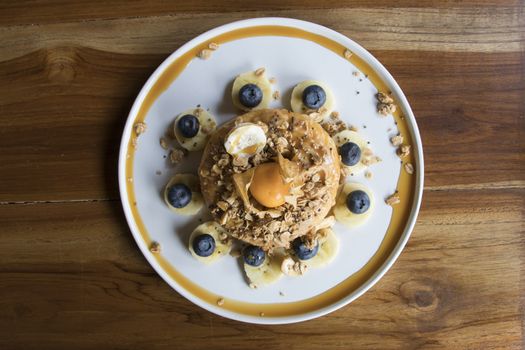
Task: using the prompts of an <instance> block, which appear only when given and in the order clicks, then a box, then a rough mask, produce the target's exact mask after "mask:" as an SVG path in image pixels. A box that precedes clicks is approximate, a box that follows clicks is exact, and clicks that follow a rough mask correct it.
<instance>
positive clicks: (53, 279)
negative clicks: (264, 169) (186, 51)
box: [0, 0, 525, 350]
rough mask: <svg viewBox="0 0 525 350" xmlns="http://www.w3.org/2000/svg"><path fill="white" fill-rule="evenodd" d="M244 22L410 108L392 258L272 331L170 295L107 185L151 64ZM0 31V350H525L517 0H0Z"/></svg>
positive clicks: (523, 119)
mask: <svg viewBox="0 0 525 350" xmlns="http://www.w3.org/2000/svg"><path fill="white" fill-rule="evenodd" d="M261 16H285V17H295V18H299V19H306V20H311V21H314V22H317V23H320V24H323V25H327V26H329V27H330V28H333V29H335V30H337V31H340V32H342V33H343V34H345V35H348V36H349V37H351V38H353V39H355V40H357V41H358V42H359V43H361V44H362V45H364V46H365V47H366V48H367V49H369V50H371V51H372V53H373V54H374V55H375V56H376V57H377V58H378V59H379V60H380V61H381V62H382V63H383V64H384V65H385V66H386V67H387V69H388V70H389V71H390V72H391V73H392V74H393V76H394V77H395V78H396V80H397V81H398V82H399V84H400V85H401V87H402V89H403V91H404V92H405V94H406V95H407V97H408V99H409V101H410V103H411V105H412V108H413V110H414V112H415V114H416V118H417V121H418V125H419V128H420V131H421V135H422V139H423V144H424V151H425V163H426V164H425V165H426V172H425V194H424V202H423V205H422V210H421V214H420V216H419V219H418V222H417V225H416V228H415V230H414V233H413V236H412V238H411V239H410V241H409V243H408V245H407V247H406V249H405V250H404V251H403V253H402V255H401V257H400V259H399V260H398V261H397V262H396V264H395V265H394V267H393V268H392V269H391V270H390V271H389V272H388V273H387V274H386V276H385V277H384V278H383V279H381V281H380V282H379V283H378V284H377V285H376V286H374V287H373V288H372V289H371V290H370V291H369V292H367V293H366V294H365V295H364V296H362V297H360V298H359V299H358V300H357V301H355V302H354V303H352V304H351V305H350V306H348V307H345V308H343V309H341V310H339V311H337V312H334V313H332V314H330V315H328V316H325V317H323V318H320V319H317V320H313V321H309V322H305V323H300V324H295V325H286V326H257V325H246V324H242V323H239V322H235V321H231V320H226V319H223V318H221V317H218V316H215V315H212V314H210V313H208V312H206V311H204V310H202V309H200V308H198V307H196V306H194V305H193V304H191V303H190V302H189V301H187V300H185V299H184V298H183V297H181V296H180V295H178V294H177V293H176V292H174V291H173V290H172V289H171V288H169V286H168V285H167V284H165V283H164V282H163V281H162V280H161V279H160V277H158V276H157V275H156V274H155V273H154V271H153V270H152V269H151V267H150V266H149V265H148V264H147V262H146V260H145V259H144V258H143V257H142V255H141V254H140V252H139V250H138V249H137V247H136V244H135V243H134V241H133V239H132V237H131V234H130V232H129V229H128V227H127V225H126V222H125V220H124V217H123V215H122V211H121V206H120V202H119V197H118V190H117V186H116V177H117V175H116V161H117V152H118V147H119V143H120V135H121V132H122V128H123V125H124V122H125V119H126V117H127V114H128V112H129V109H130V107H131V104H132V102H133V100H134V98H135V97H136V95H137V93H138V91H139V89H140V88H141V86H142V85H143V83H144V82H145V80H146V79H147V78H148V76H149V75H150V74H151V73H152V72H153V70H154V69H155V68H156V67H157V66H158V65H159V64H160V63H161V62H162V60H163V59H164V58H165V57H166V56H167V55H168V54H169V53H171V52H172V51H174V50H175V49H176V48H177V47H179V46H180V45H182V44H183V43H184V42H186V41H187V40H189V39H191V38H193V37H194V36H195V35H198V34H200V33H202V32H204V31H206V30H208V29H211V28H213V27H215V26H217V25H220V24H224V23H228V22H230V21H233V20H238V19H242V18H247V17H261ZM0 39H1V40H0V81H2V84H0V122H1V123H0V125H1V127H0V237H1V238H2V239H0V249H1V251H2V254H0V310H2V311H0V349H39V350H40V349H93V348H97V349H98V348H100V349H106V348H111V349H131V348H133V349H135V348H136V349H142V348H144V349H146V348H147V349H167V348H169V349H173V348H177V349H200V348H218V349H222V348H224V349H226V348H227V349H248V348H260V347H264V348H265V349H295V348H301V349H303V348H306V349H349V348H355V349H521V348H525V338H524V335H523V331H524V329H525V323H524V322H525V321H524V318H525V317H524V315H525V293H524V292H523V291H524V290H525V279H524V278H523V271H524V269H525V235H524V234H523V233H524V226H523V222H524V217H523V214H524V208H525V203H524V198H525V142H524V140H525V138H524V136H525V135H524V130H525V99H524V96H525V54H524V52H525V5H524V3H523V1H521V0H506V1H481V0H467V1H461V2H458V1H452V0H430V1H414V0H399V1H396V2H391V1H386V0H377V1H374V2H370V1H364V0H357V1H352V2H350V1H339V0H329V1H325V2H320V1H313V0H301V1H298V0H297V1H296V0H291V1H285V2H283V1H273V0H272V1H266V2H261V1H257V2H256V1H252V0H243V1H239V0H222V1H204V0H195V1H192V2H182V1H174V2H166V1H158V0H151V1H141V2H138V1H134V2H129V1H115V2H112V4H108V3H107V2H101V1H93V0H91V1H86V0H81V1H76V2H70V1H62V0H54V1H45V2H44V1H26V0H23V1H16V2H15V1H4V2H2V4H1V5H0Z"/></svg>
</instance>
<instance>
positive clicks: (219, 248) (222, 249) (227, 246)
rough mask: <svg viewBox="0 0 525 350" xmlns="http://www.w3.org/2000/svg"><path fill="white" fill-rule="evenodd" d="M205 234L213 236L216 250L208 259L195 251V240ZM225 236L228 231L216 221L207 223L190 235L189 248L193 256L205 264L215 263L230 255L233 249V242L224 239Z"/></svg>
mask: <svg viewBox="0 0 525 350" xmlns="http://www.w3.org/2000/svg"><path fill="white" fill-rule="evenodd" d="M203 234H208V235H210V236H212V237H213V240H214V241H215V249H214V251H213V253H212V254H211V255H209V256H206V257H203V256H199V255H197V253H195V250H194V249H193V240H194V239H195V238H197V237H198V236H200V235H203ZM225 235H227V232H226V230H225V229H224V228H222V226H220V225H219V224H218V223H216V222H215V221H207V222H205V223H203V224H200V225H199V226H197V227H196V228H195V230H193V232H192V233H191V235H190V241H189V245H188V248H189V249H190V253H191V255H193V257H194V258H195V259H197V260H199V261H200V262H202V263H204V264H211V263H214V262H216V261H217V260H218V259H219V258H221V257H223V256H225V255H228V254H229V253H230V251H231V248H232V240H231V239H229V238H226V239H224V236H225ZM221 238H222V239H221Z"/></svg>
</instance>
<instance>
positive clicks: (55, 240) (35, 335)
mask: <svg viewBox="0 0 525 350" xmlns="http://www.w3.org/2000/svg"><path fill="white" fill-rule="evenodd" d="M524 195H525V191H523V190H519V191H515V190H483V191H479V190H476V191H472V190H467V191H443V192H441V191H439V192H428V193H426V196H425V201H424V204H423V208H422V211H421V214H420V218H419V220H418V224H417V226H416V230H415V231H414V234H413V237H412V238H411V240H410V242H409V244H408V246H407V248H406V250H405V252H404V253H403V254H402V255H401V258H400V260H399V261H398V262H397V263H396V264H395V266H394V267H393V269H392V270H391V271H390V272H388V273H387V275H386V276H385V277H384V278H383V279H382V280H381V281H380V282H379V283H378V284H377V285H376V286H375V287H374V288H372V290H371V291H370V292H368V293H367V294H366V295H365V296H363V297H361V298H359V299H358V300H357V301H356V302H354V303H352V304H351V305H350V306H348V307H345V308H343V309H341V310H339V311H337V312H335V313H333V314H332V315H330V316H327V317H323V318H321V319H318V320H314V321H311V322H306V323H301V324H298V325H289V326H254V325H246V324H241V323H238V322H234V321H229V320H225V319H222V318H220V317H217V316H214V315H211V314H209V313H208V312H206V311H204V310H200V309H198V308H197V307H195V306H193V305H192V304H191V303H190V302H188V301H187V300H185V299H184V298H182V297H181V296H179V295H178V294H177V293H175V292H173V291H172V290H171V289H170V288H169V286H168V285H166V284H165V283H164V282H162V281H161V280H160V278H159V277H158V276H157V275H156V274H155V273H154V271H153V270H152V269H151V268H150V267H149V265H148V264H147V263H146V261H145V259H144V258H143V257H142V256H141V255H140V252H139V251H138V249H137V248H136V246H135V243H134V242H133V240H132V237H131V235H130V234H129V232H128V229H127V226H126V224H125V221H124V220H123V218H122V216H121V215H120V204H119V203H118V202H116V201H96V202H79V203H54V204H26V205H8V206H4V207H3V208H2V210H1V211H0V222H2V223H3V229H4V234H3V239H2V240H1V241H0V248H1V250H2V252H3V254H2V256H1V257H0V307H1V309H2V310H3V312H2V315H3V316H2V317H0V334H1V333H2V332H5V331H6V330H8V329H9V330H10V336H9V337H5V336H4V337H0V347H1V348H6V349H8V348H14V345H15V344H16V345H17V346H18V347H19V348H24V349H28V348H31V347H32V346H34V345H36V344H38V346H41V347H40V349H43V348H55V349H57V348H67V347H69V348H71V347H74V348H78V349H84V348H85V349H88V348H93V347H102V346H106V347H112V348H119V349H128V348H130V347H137V348H159V349H160V348H167V347H169V346H173V345H174V344H177V348H180V349H192V348H195V346H197V345H196V344H201V345H203V344H205V342H212V343H213V344H214V346H215V347H216V348H230V349H246V348H247V347H249V346H250V344H252V345H255V344H262V343H264V344H266V345H267V346H268V347H269V348H289V347H291V348H293V346H294V345H295V344H297V342H300V341H301V339H305V338H306V339H308V342H309V344H310V347H309V348H311V349H321V348H326V347H328V348H330V349H348V348H351V347H352V346H355V347H360V348H361V347H369V348H375V349H377V348H381V349H412V348H455V347H456V346H458V344H462V345H461V348H462V349H465V348H472V349H474V348H476V349H478V348H485V349H486V348H516V349H517V348H519V347H520V339H521V325H520V317H521V316H522V311H523V310H520V304H519V303H518V302H517V301H518V300H519V298H520V295H521V294H522V291H523V289H522V287H523V286H520V265H519V264H509V261H519V259H520V258H523V244H524V243H525V237H523V236H522V235H517V234H516V232H518V231H519V230H520V228H521V225H522V219H523V218H522V212H521V206H522V205H523V196H524ZM501 276H505V278H501ZM496 281H497V286H494V283H495V282H496ZM14 291H16V293H14ZM521 307H522V306H521ZM327 327H328V328H327ZM473 335H479V337H474V336H473ZM502 337H504V338H505V340H506V343H505V344H504V345H505V346H502V345H503V344H501V339H502ZM42 340H44V342H42Z"/></svg>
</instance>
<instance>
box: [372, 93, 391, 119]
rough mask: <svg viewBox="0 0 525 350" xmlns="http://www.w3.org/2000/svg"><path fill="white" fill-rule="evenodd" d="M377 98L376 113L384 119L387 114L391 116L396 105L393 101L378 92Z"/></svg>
mask: <svg viewBox="0 0 525 350" xmlns="http://www.w3.org/2000/svg"><path fill="white" fill-rule="evenodd" d="M376 98H377V101H378V103H377V111H378V112H379V114H381V115H382V116H384V117H386V116H387V115H389V114H392V113H394V112H395V111H396V105H395V104H394V99H393V98H392V97H390V96H388V95H387V94H385V93H384V92H378V93H377V95H376Z"/></svg>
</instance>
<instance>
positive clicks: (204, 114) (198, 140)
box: [173, 108, 217, 152]
mask: <svg viewBox="0 0 525 350" xmlns="http://www.w3.org/2000/svg"><path fill="white" fill-rule="evenodd" d="M187 115H190V116H194V117H195V118H197V120H198V122H199V123H198V132H197V134H196V135H194V136H192V137H185V136H184V135H183V134H182V132H181V130H180V128H179V125H178V124H179V121H180V119H181V118H182V117H184V116H187ZM216 127H217V122H216V121H215V118H214V117H213V116H212V115H211V114H210V113H209V112H208V111H206V110H205V109H203V108H193V109H188V110H186V111H184V112H182V113H180V114H179V115H177V117H176V118H175V121H174V122H173V134H174V135H175V138H176V139H177V141H178V142H179V143H180V145H181V146H182V147H184V148H185V149H187V150H188V151H190V152H192V151H200V150H201V149H203V148H204V146H206V143H207V142H208V138H209V136H210V134H211V133H212V132H213V131H214V130H215V128H216Z"/></svg>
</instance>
